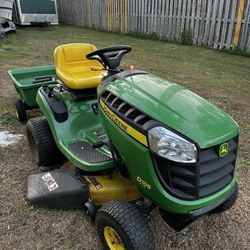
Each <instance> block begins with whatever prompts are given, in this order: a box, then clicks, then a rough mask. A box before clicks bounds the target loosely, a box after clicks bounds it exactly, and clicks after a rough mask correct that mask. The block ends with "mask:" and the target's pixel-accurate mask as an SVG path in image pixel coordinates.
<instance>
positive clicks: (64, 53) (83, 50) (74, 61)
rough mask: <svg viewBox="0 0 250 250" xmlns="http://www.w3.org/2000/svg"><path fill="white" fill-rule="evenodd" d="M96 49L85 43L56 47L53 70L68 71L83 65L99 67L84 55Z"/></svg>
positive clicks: (98, 64) (97, 63)
mask: <svg viewBox="0 0 250 250" xmlns="http://www.w3.org/2000/svg"><path fill="white" fill-rule="evenodd" d="M96 49H97V48H96V47H95V46H94V45H92V44H87V43H70V44H63V45H60V46H58V47H56V49H55V51H54V62H55V68H56V70H59V71H68V70H69V71H70V70H73V69H74V68H77V67H83V65H84V63H86V64H87V65H89V66H100V63H99V62H98V61H95V60H88V59H87V58H86V55H87V54H88V53H90V52H92V51H95V50H96Z"/></svg>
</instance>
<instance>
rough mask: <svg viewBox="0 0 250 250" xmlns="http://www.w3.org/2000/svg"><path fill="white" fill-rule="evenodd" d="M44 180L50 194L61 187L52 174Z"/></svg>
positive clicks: (48, 174)
mask: <svg viewBox="0 0 250 250" xmlns="http://www.w3.org/2000/svg"><path fill="white" fill-rule="evenodd" d="M42 179H43V181H44V183H45V185H46V186H47V188H48V189H49V191H50V192H52V191H53V190H55V189H57V188H58V187H59V185H58V184H57V182H56V181H55V179H54V178H53V176H52V175H51V174H50V173H47V174H45V175H43V176H42Z"/></svg>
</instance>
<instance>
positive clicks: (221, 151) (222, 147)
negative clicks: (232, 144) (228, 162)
mask: <svg viewBox="0 0 250 250" xmlns="http://www.w3.org/2000/svg"><path fill="white" fill-rule="evenodd" d="M228 151H229V145H228V143H223V144H221V145H220V149H219V155H220V157H224V156H226V155H227V154H228Z"/></svg>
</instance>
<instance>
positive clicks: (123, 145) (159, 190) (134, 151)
mask: <svg viewBox="0 0 250 250" xmlns="http://www.w3.org/2000/svg"><path fill="white" fill-rule="evenodd" d="M100 115H101V120H102V123H103V125H104V127H105V130H106V131H107V133H108V134H109V135H111V136H112V143H113V144H114V145H115V147H116V149H118V151H119V154H120V156H121V157H122V159H123V161H124V163H125V165H126V166H127V168H128V171H129V173H130V176H131V178H132V179H133V181H134V183H135V184H136V186H137V187H138V188H139V190H140V191H141V192H142V193H143V194H144V195H145V196H146V197H148V198H149V199H151V200H152V201H153V202H154V203H155V204H157V205H158V206H159V207H160V208H162V209H165V210H167V211H170V212H174V213H183V214H184V213H188V212H190V211H192V210H196V209H199V208H202V207H206V206H208V205H210V204H213V203H214V202H216V201H218V200H220V199H222V198H223V197H224V196H225V195H226V194H227V193H229V192H230V191H231V190H232V189H233V187H234V186H235V182H236V179H235V178H234V179H233V180H232V182H231V183H230V184H229V185H228V186H226V187H225V188H224V189H223V190H221V191H220V192H217V193H215V194H213V195H211V196H209V197H206V198H203V199H199V200H196V201H184V200H181V199H177V198H175V197H173V196H171V195H170V194H168V193H167V192H166V191H165V190H164V189H163V187H162V186H161V184H160V182H159V180H158V178H157V176H156V172H155V170H154V166H153V164H152V160H151V156H150V153H149V150H148V148H146V147H145V146H143V145H142V144H140V143H139V142H137V141H136V140H134V139H133V138H132V137H130V136H129V135H127V134H126V133H124V132H122V131H121V129H120V128H119V127H118V126H117V125H116V124H114V123H113V122H112V121H111V120H110V119H109V118H108V117H107V115H106V114H105V113H104V111H103V110H102V109H100ZM137 177H139V178H140V179H142V180H143V181H144V182H146V183H147V184H149V185H150V186H151V188H150V189H148V188H146V187H144V186H143V185H141V183H139V182H138V181H137Z"/></svg>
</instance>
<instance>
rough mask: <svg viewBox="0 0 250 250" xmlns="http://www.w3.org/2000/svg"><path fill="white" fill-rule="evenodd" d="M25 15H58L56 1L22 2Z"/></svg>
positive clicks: (21, 0) (27, 0)
mask: <svg viewBox="0 0 250 250" xmlns="http://www.w3.org/2000/svg"><path fill="white" fill-rule="evenodd" d="M20 5H21V10H22V13H23V14H56V7H55V1H52V0H39V1H37V0H20Z"/></svg>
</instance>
